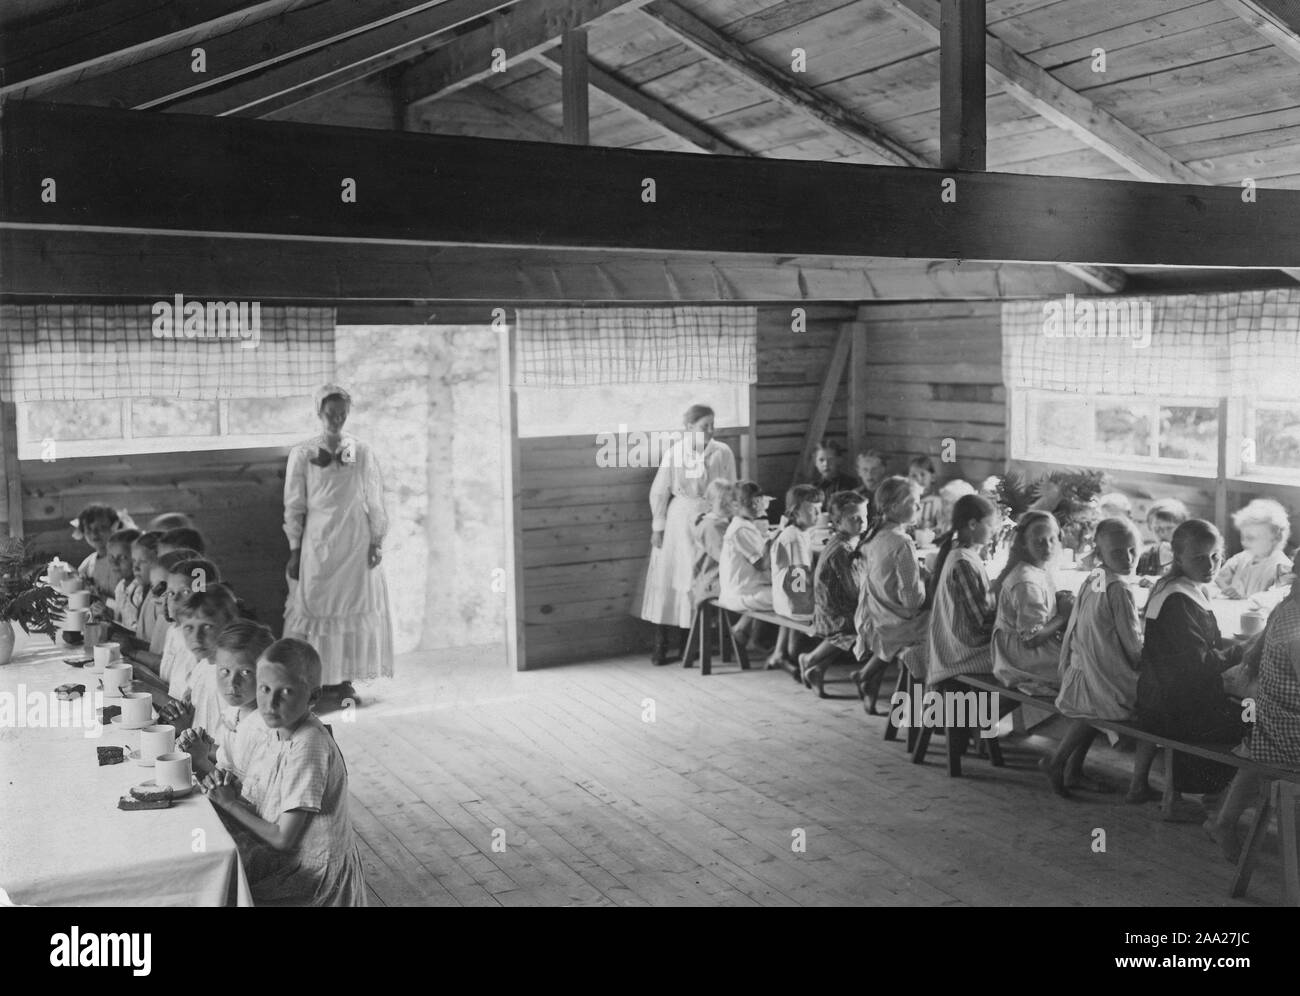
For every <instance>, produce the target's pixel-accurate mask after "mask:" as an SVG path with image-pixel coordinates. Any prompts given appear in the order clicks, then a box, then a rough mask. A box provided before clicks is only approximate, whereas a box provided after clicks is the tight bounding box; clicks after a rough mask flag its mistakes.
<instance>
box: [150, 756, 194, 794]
mask: <svg viewBox="0 0 1300 996" xmlns="http://www.w3.org/2000/svg"><path fill="white" fill-rule="evenodd" d="M192 779H193V774H192V773H191V769H190V756H189V755H188V754H183V753H180V752H171V751H168V752H167V753H166V754H159V755H158V756H157V757H155V758H154V762H153V780H154V784H155V785H157V786H159V787H160V788H161V787H162V786H164V785H166V786H168V787H169V788H170V789H171V790H172V791H173V792H188V791H189V790H190V789H191V788H192V787H193V785H192Z"/></svg>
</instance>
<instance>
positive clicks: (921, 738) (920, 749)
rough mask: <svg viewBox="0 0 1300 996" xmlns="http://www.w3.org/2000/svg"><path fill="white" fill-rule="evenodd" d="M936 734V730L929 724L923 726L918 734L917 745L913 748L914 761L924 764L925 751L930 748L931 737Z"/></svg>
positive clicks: (914, 762)
mask: <svg viewBox="0 0 1300 996" xmlns="http://www.w3.org/2000/svg"><path fill="white" fill-rule="evenodd" d="M932 736H934V730H933V729H931V728H930V727H928V726H923V727H921V731H920V733H918V734H917V736H916V747H915V748H913V750H912V763H913V764H924V763H925V752H926V751H927V750H929V749H930V738H931V737H932Z"/></svg>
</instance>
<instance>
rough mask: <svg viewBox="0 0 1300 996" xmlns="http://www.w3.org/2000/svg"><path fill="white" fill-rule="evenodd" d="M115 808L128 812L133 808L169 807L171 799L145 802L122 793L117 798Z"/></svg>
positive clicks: (170, 806)
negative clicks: (120, 796)
mask: <svg viewBox="0 0 1300 996" xmlns="http://www.w3.org/2000/svg"><path fill="white" fill-rule="evenodd" d="M117 808H118V809H122V810H126V811H127V812H130V811H131V810H135V809H171V808H172V801H171V799H170V798H167V799H154V800H153V801H151V802H145V801H144V800H143V799H133V798H131V796H129V795H124V796H122V798H120V799H118V800H117Z"/></svg>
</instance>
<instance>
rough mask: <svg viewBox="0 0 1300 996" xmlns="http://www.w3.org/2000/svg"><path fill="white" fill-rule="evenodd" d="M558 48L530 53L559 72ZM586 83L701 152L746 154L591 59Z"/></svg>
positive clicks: (546, 65)
mask: <svg viewBox="0 0 1300 996" xmlns="http://www.w3.org/2000/svg"><path fill="white" fill-rule="evenodd" d="M558 55H559V50H558V49H555V48H551V49H547V50H546V51H544V52H541V53H539V54H538V55H536V56H534V59H535V60H536V61H537V62H538V63H540V64H541V65H543V66H545V67H546V68H547V69H550V70H551V71H553V72H556V73H558V72H560V63H559V61H558V58H557V57H558ZM587 73H588V83H589V84H590V85H591V86H593V87H595V88H596V89H597V90H599V91H600V92H601V93H603V94H605V96H607V97H609V98H610V99H611V100H613V101H615V102H617V103H618V104H620V105H621V106H622V107H623V108H624V109H625V110H627V111H630V112H632V113H633V114H635V115H636V116H637V117H639V118H640V119H641V120H642V121H645V122H646V123H647V124H650V125H652V126H654V127H655V128H657V129H659V130H660V131H662V132H663V133H664V134H666V135H669V136H672V137H674V138H680V139H683V140H684V141H687V142H689V143H690V144H691V145H693V146H695V148H697V149H699V150H700V151H701V152H712V153H717V154H720V155H732V156H748V155H751V154H752V153H750V152H749V151H748V150H746V149H743V148H741V147H740V146H739V145H734V144H732V143H731V142H729V141H728V140H727V139H726V138H723V137H722V136H721V135H717V134H715V133H714V132H712V131H710V130H709V129H707V128H705V127H704V126H703V125H701V124H699V123H697V122H695V121H692V120H691V119H690V118H688V117H686V116H685V115H684V114H680V113H679V112H678V111H677V110H675V109H674V108H672V107H670V106H669V105H668V104H665V103H664V102H663V101H661V100H657V99H655V98H654V97H651V96H650V95H649V94H647V93H644V92H642V91H641V90H638V89H637V88H636V87H634V86H632V85H631V84H629V83H626V82H624V81H623V80H622V79H620V78H619V77H618V76H616V75H614V73H612V72H610V71H608V70H606V69H603V68H601V67H600V66H598V65H597V64H596V63H595V62H594V61H592V60H588V67H587Z"/></svg>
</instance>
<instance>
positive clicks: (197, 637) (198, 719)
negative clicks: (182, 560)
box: [174, 561, 239, 731]
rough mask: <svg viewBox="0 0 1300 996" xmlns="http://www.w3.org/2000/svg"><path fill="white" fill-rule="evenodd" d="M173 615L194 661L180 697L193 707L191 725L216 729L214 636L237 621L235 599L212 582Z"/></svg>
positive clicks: (218, 698)
mask: <svg viewBox="0 0 1300 996" xmlns="http://www.w3.org/2000/svg"><path fill="white" fill-rule="evenodd" d="M190 563H193V561H190ZM174 612H175V615H176V618H177V619H178V620H179V622H180V630H181V638H182V639H183V640H184V641H185V646H186V649H188V650H189V652H190V655H191V656H192V657H193V658H194V661H195V663H194V666H193V667H191V668H190V675H189V683H188V685H187V686H186V688H185V693H184V696H183V697H182V698H183V700H185V701H188V702H189V703H190V704H191V705H192V706H193V707H194V709H193V717H192V719H191V725H192V726H198V727H202V728H203V729H205V730H210V731H216V730H219V729H220V728H221V709H222V702H221V693H220V692H219V691H218V689H217V674H216V670H217V669H216V659H215V654H216V649H217V634H218V633H220V632H221V631H222V630H223V629H224V628H225V627H226V626H228V625H229V624H230V623H232V622H234V621H235V620H236V619H238V618H239V608H238V607H237V606H236V604H235V596H234V595H233V594H232V593H231V591H230V589H229V588H227V587H226V586H225V585H223V584H220V583H218V582H213V583H212V584H208V585H207V586H206V587H204V588H203V589H202V590H195V591H193V592H191V593H190V595H188V596H187V597H186V598H183V599H180V600H179V601H178V604H177V606H176V607H175V609H174Z"/></svg>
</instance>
